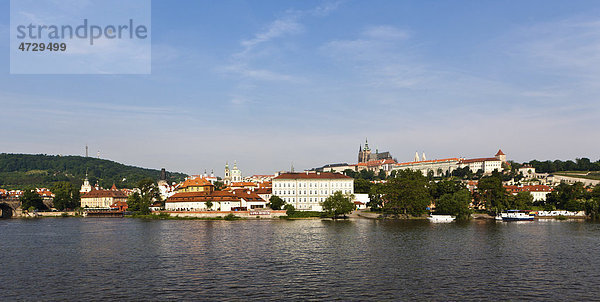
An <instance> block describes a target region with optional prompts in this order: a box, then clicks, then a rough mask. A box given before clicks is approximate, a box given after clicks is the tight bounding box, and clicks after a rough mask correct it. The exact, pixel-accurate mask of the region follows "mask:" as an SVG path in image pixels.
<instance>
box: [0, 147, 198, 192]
mask: <svg viewBox="0 0 600 302" xmlns="http://www.w3.org/2000/svg"><path fill="white" fill-rule="evenodd" d="M86 173H87V174H88V178H89V180H90V182H91V183H93V184H95V183H97V182H99V184H100V186H102V187H110V186H112V184H113V183H114V184H116V186H117V187H118V188H133V187H134V186H135V185H136V184H137V183H138V182H139V181H141V180H143V179H145V178H152V179H157V178H158V177H159V176H160V171H159V170H156V169H146V168H139V167H133V166H127V165H123V164H120V163H117V162H114V161H110V160H106V159H98V158H92V157H82V156H56V155H45V154H37V155H33V154H7V153H2V154H0V187H2V188H6V189H24V188H34V187H50V186H52V185H53V184H54V183H56V182H62V181H68V182H71V183H73V185H75V186H81V183H82V181H83V179H84V178H85V175H86ZM167 176H168V180H169V181H177V182H179V181H182V180H183V179H184V178H185V177H186V175H185V174H183V173H167Z"/></svg>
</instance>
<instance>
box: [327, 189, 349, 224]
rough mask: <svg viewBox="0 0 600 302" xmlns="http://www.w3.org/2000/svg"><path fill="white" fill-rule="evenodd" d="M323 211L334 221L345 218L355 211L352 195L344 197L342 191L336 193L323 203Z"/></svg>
mask: <svg viewBox="0 0 600 302" xmlns="http://www.w3.org/2000/svg"><path fill="white" fill-rule="evenodd" d="M321 206H322V207H323V211H324V212H325V213H327V216H330V217H331V218H333V219H337V218H338V217H342V216H343V217H345V216H346V214H348V213H350V212H352V210H354V204H352V195H344V194H342V192H341V191H336V192H335V193H333V195H330V196H329V197H327V198H326V199H325V201H323V202H322V203H321Z"/></svg>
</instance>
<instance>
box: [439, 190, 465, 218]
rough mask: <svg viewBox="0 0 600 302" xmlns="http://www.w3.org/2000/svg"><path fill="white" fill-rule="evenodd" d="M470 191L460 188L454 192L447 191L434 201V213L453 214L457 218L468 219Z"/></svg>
mask: <svg viewBox="0 0 600 302" xmlns="http://www.w3.org/2000/svg"><path fill="white" fill-rule="evenodd" d="M470 202H471V192H469V190H467V189H462V190H459V191H456V192H454V193H447V194H444V195H442V196H440V198H439V199H438V200H437V201H436V203H435V213H436V214H446V215H454V216H456V219H457V220H469V219H470V218H471V209H470V208H469V203H470Z"/></svg>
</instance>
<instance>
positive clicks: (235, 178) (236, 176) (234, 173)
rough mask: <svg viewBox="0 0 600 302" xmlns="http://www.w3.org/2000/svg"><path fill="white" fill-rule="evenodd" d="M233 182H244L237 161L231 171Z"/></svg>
mask: <svg viewBox="0 0 600 302" xmlns="http://www.w3.org/2000/svg"><path fill="white" fill-rule="evenodd" d="M231 181H232V182H240V181H242V171H240V169H238V167H237V161H234V162H233V169H232V170H231Z"/></svg>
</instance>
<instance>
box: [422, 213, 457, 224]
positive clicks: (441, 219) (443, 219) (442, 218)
mask: <svg viewBox="0 0 600 302" xmlns="http://www.w3.org/2000/svg"><path fill="white" fill-rule="evenodd" d="M427 219H429V221H431V222H434V223H439V222H452V221H454V220H455V219H456V217H455V216H452V215H434V214H432V215H430V216H429V217H427Z"/></svg>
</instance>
